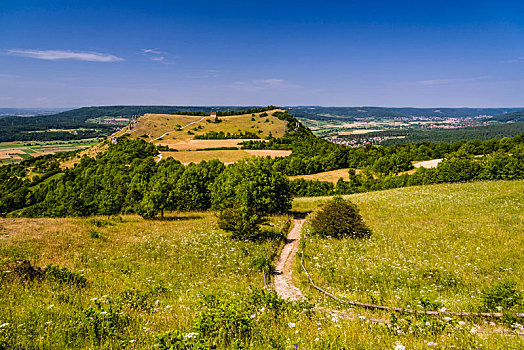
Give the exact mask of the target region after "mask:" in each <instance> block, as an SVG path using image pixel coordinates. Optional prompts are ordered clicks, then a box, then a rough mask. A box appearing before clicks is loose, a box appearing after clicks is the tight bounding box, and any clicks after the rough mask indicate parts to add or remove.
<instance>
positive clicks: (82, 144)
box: [0, 139, 97, 165]
mask: <svg viewBox="0 0 524 350" xmlns="http://www.w3.org/2000/svg"><path fill="white" fill-rule="evenodd" d="M96 142H97V140H92V139H87V140H79V141H41V142H20V141H16V142H1V143H0V165H3V164H10V163H16V162H19V161H22V160H24V159H28V158H31V157H38V156H43V155H46V154H55V153H58V152H68V151H76V150H77V149H85V148H88V147H90V146H92V145H93V144H95V143H96Z"/></svg>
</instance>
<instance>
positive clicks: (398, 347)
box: [393, 341, 406, 350]
mask: <svg viewBox="0 0 524 350" xmlns="http://www.w3.org/2000/svg"><path fill="white" fill-rule="evenodd" d="M393 349H394V350H404V349H406V347H405V346H404V345H402V343H401V342H399V341H397V342H395V347H394V348H393Z"/></svg>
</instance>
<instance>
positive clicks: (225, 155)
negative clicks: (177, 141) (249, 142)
mask: <svg viewBox="0 0 524 350" xmlns="http://www.w3.org/2000/svg"><path fill="white" fill-rule="evenodd" d="M290 153H291V151H281V150H256V152H254V150H240V149H239V150H212V151H180V152H169V151H166V152H162V158H169V157H172V158H173V159H176V160H178V161H180V162H181V163H182V164H189V163H199V162H201V161H203V160H205V161H209V160H213V159H218V160H220V161H221V162H223V163H226V164H229V163H235V162H238V161H239V160H241V159H244V158H251V157H265V156H270V157H272V158H275V157H285V156H287V155H289V154H290Z"/></svg>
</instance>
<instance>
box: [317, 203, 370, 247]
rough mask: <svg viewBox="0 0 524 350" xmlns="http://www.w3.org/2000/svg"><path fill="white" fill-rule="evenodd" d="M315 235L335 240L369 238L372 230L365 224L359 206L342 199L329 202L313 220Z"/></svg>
mask: <svg viewBox="0 0 524 350" xmlns="http://www.w3.org/2000/svg"><path fill="white" fill-rule="evenodd" d="M311 228H312V231H313V233H314V234H318V235H319V236H321V237H327V236H330V237H334V238H343V237H350V238H367V237H369V236H371V230H370V229H369V228H368V227H367V225H366V224H365V223H364V220H363V219H362V217H361V216H360V213H359V211H358V209H357V206H356V205H355V204H353V203H351V202H350V201H347V200H344V199H342V198H341V197H335V198H333V199H332V200H330V201H328V202H327V203H326V204H325V205H324V206H323V207H322V209H321V210H319V211H318V212H317V213H316V214H315V215H314V216H313V219H312V220H311Z"/></svg>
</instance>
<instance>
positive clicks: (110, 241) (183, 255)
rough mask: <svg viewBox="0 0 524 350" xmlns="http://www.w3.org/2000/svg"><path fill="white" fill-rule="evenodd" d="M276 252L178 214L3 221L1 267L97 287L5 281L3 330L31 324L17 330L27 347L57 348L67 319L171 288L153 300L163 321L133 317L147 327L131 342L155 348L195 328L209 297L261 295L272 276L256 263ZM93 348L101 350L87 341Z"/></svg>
mask: <svg viewBox="0 0 524 350" xmlns="http://www.w3.org/2000/svg"><path fill="white" fill-rule="evenodd" d="M285 220H286V218H285V217H282V216H280V217H274V218H272V222H273V225H274V226H273V228H270V229H271V230H278V229H279V228H280V227H281V226H282V225H283V223H284V221H285ZM270 244H271V241H265V242H258V243H257V242H247V241H238V240H233V239H231V238H230V237H229V236H228V235H227V234H226V233H225V232H224V231H222V230H220V229H218V227H217V225H216V218H215V215H214V214H213V213H209V212H207V213H206V212H204V213H170V214H168V215H167V217H166V218H165V219H164V220H161V219H159V220H143V219H142V218H140V217H137V216H134V215H126V216H122V217H119V218H117V219H114V218H113V219H111V220H107V218H104V217H98V218H90V219H80V218H60V219H50V218H42V219H9V220H7V219H0V265H3V264H5V263H6V262H8V261H13V260H14V259H27V260H29V261H31V263H32V264H34V265H36V266H41V267H45V266H46V265H48V264H53V265H59V266H60V267H66V268H68V269H69V270H71V271H75V272H81V273H82V274H83V275H84V276H85V277H86V278H87V281H88V285H87V287H85V288H77V287H73V286H68V285H57V284H53V283H47V282H33V283H29V284H23V283H16V282H7V281H4V280H2V279H1V278H0V282H1V283H2V284H1V288H0V304H1V305H3V307H2V308H0V324H3V323H9V324H11V325H19V324H22V325H23V326H20V327H18V328H16V327H15V328H16V331H15V334H16V336H18V337H20V338H21V339H19V340H20V341H21V342H24V339H22V338H24V337H28V338H27V339H26V340H25V342H26V344H36V343H35V342H38V341H40V342H42V343H44V344H47V345H43V347H44V348H55V347H57V344H60V341H59V340H56V342H55V341H54V340H53V339H48V338H47V335H48V334H53V333H56V332H62V331H64V329H65V328H66V327H67V322H68V321H67V319H68V318H71V317H73V315H74V314H75V313H77V312H79V310H81V309H86V308H88V307H89V306H92V305H94V302H95V298H98V299H99V300H103V301H104V300H105V301H107V300H114V299H115V298H117V297H118V296H119V295H121V293H122V292H123V291H125V290H130V289H136V290H138V291H144V292H145V291H148V290H151V289H152V288H154V287H159V286H162V287H165V288H167V289H168V290H169V291H168V292H165V293H159V294H158V295H155V296H154V298H153V299H152V300H151V303H152V304H153V306H154V308H155V310H154V312H143V311H141V310H134V309H133V310H126V312H128V313H129V314H130V315H132V316H133V317H137V318H138V319H139V323H140V329H136V334H132V335H129V336H130V338H129V339H133V338H134V339H136V340H138V341H139V343H140V341H141V340H144V339H147V342H149V343H150V342H151V341H152V334H155V333H158V332H161V331H165V330H169V329H171V330H173V329H184V330H185V329H188V328H189V326H190V323H191V322H192V321H193V318H194V315H195V313H196V312H197V311H198V310H199V307H200V304H199V302H200V300H201V298H202V295H204V294H208V293H230V294H231V293H233V294H234V293H238V292H240V291H247V289H248V288H249V287H250V286H251V287H252V288H261V287H262V286H263V279H262V275H261V273H260V271H259V270H258V269H256V268H253V267H252V266H251V261H252V260H253V258H254V257H256V256H259V255H260V254H265V252H266V250H267V249H268V248H269V245H270ZM3 270H5V269H3ZM2 274H4V272H3V271H2V273H1V274H0V276H2ZM105 301H104V303H105ZM49 305H53V306H52V307H50V306H49ZM46 322H49V323H46ZM35 323H36V324H35ZM142 326H143V327H142ZM146 328H149V330H145V329H146ZM2 331H3V330H2V329H0V344H1V340H2V335H3V334H2V333H1V332H2ZM32 332H36V333H35V334H33V333H32ZM40 336H43V337H44V339H40ZM56 338H57V339H60V336H56ZM62 341H63V340H62ZM85 346H86V347H90V346H91V345H90V344H89V341H88V340H87V339H86V344H85Z"/></svg>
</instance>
